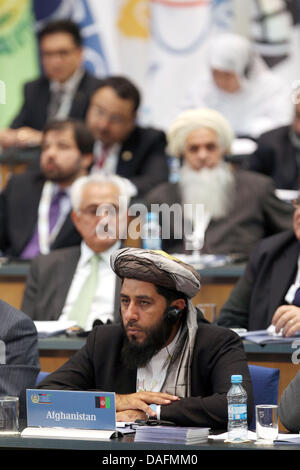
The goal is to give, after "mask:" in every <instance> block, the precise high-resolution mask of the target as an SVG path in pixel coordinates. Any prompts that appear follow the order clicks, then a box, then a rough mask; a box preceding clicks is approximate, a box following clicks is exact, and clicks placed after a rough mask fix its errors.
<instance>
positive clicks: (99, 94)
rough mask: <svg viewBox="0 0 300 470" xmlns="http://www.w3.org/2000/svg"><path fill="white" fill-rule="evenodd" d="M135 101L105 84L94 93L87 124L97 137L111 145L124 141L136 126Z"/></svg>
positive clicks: (105, 143)
mask: <svg viewBox="0 0 300 470" xmlns="http://www.w3.org/2000/svg"><path fill="white" fill-rule="evenodd" d="M135 118H136V113H135V111H134V103H133V102H132V101H131V100H129V99H123V98H120V97H119V96H118V95H117V93H116V92H115V91H114V89H113V88H111V87H109V86H105V87H103V88H100V89H99V90H98V91H96V93H94V95H93V97H92V99H91V104H90V106H89V109H88V112H87V126H88V127H89V129H90V130H91V132H92V134H93V136H94V138H95V139H97V140H100V141H101V142H102V143H103V145H105V146H110V145H113V144H115V143H121V142H123V141H124V140H125V139H126V138H127V136H128V135H129V134H130V132H131V131H132V129H133V128H134V126H135Z"/></svg>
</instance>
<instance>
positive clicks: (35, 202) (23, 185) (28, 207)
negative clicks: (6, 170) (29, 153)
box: [0, 171, 81, 257]
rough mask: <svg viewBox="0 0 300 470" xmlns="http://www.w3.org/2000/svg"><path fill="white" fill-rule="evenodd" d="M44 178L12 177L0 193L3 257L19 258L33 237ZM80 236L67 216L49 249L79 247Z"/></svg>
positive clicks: (37, 175)
mask: <svg viewBox="0 0 300 470" xmlns="http://www.w3.org/2000/svg"><path fill="white" fill-rule="evenodd" d="M44 183H45V178H44V177H43V176H42V175H41V174H40V173H39V172H35V171H32V172H29V171H28V172H24V173H22V174H16V175H14V176H12V177H11V178H10V179H9V181H8V184H7V186H6V187H5V188H4V190H3V191H2V193H1V194H0V249H1V250H2V251H3V253H4V254H5V255H6V256H10V257H18V256H20V254H21V253H22V251H23V249H24V248H25V246H26V245H27V243H28V242H29V241H30V240H31V237H32V236H33V233H34V230H35V226H36V223H37V216H38V206H39V201H40V197H41V193H42V188H43V185H44ZM80 242H81V236H80V234H79V233H78V232H77V230H76V229H75V227H74V225H73V222H72V220H71V217H70V214H69V215H68V216H67V218H66V220H65V222H64V224H63V226H62V228H61V230H60V231H59V233H58V235H57V237H56V239H55V240H54V242H53V244H52V246H51V249H56V248H63V247H67V246H74V245H79V244H80Z"/></svg>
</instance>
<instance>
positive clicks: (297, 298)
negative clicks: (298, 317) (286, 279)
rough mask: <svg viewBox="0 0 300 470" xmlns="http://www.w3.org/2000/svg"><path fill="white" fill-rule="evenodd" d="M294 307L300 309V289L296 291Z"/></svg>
mask: <svg viewBox="0 0 300 470" xmlns="http://www.w3.org/2000/svg"><path fill="white" fill-rule="evenodd" d="M293 305H296V307H300V287H299V288H298V289H297V290H296V293H295V297H294V300H293Z"/></svg>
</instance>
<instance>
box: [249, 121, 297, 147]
mask: <svg viewBox="0 0 300 470" xmlns="http://www.w3.org/2000/svg"><path fill="white" fill-rule="evenodd" d="M289 129H290V126H289V125H287V126H281V127H276V128H275V129H271V130H269V131H267V132H264V133H263V134H261V135H260V136H259V139H258V141H257V143H258V146H259V147H260V146H264V145H266V146H273V144H274V142H276V141H277V140H278V139H281V138H282V137H285V136H286V135H288V133H289Z"/></svg>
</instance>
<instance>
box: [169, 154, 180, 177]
mask: <svg viewBox="0 0 300 470" xmlns="http://www.w3.org/2000/svg"><path fill="white" fill-rule="evenodd" d="M168 165H169V182H170V183H178V181H179V179H180V177H179V172H180V160H179V158H177V157H169V158H168Z"/></svg>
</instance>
